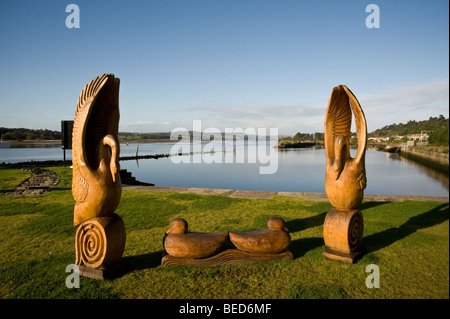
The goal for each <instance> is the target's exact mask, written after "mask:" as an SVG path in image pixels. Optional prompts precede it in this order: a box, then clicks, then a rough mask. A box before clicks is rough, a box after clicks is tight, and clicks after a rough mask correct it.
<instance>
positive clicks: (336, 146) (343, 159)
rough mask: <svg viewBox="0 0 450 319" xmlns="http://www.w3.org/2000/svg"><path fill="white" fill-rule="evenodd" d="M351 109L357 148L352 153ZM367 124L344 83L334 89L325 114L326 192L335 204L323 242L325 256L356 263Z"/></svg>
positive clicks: (326, 225) (360, 231) (325, 227)
mask: <svg viewBox="0 0 450 319" xmlns="http://www.w3.org/2000/svg"><path fill="white" fill-rule="evenodd" d="M352 112H353V114H354V116H355V126H356V134H357V141H358V150H357V152H356V155H355V157H354V158H352V157H351V156H350V128H351V124H352ZM366 143H367V125H366V119H365V116H364V112H363V110H362V108H361V105H360V104H359V102H358V100H357V99H356V97H355V96H354V95H353V93H352V92H351V91H350V90H349V89H348V88H347V87H346V86H345V85H339V86H337V87H335V88H333V91H332V92H331V97H330V100H329V102H328V108H327V112H326V117H325V156H326V172H325V191H326V193H327V196H328V199H329V201H330V203H331V204H332V205H333V206H334V208H333V209H331V210H330V211H329V212H328V213H327V215H326V217H325V223H324V232H323V236H324V241H325V245H326V246H327V247H328V248H327V250H326V251H325V252H324V256H325V257H327V258H330V259H338V260H342V261H346V262H350V263H353V262H355V260H356V258H357V257H358V256H359V254H360V252H359V249H360V248H361V243H362V233H363V229H364V223H363V217H362V214H361V212H360V211H359V210H358V208H359V206H360V205H361V202H362V200H363V197H364V189H365V188H366V185H367V180H366V171H365V153H366Z"/></svg>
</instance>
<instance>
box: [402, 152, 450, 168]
mask: <svg viewBox="0 0 450 319" xmlns="http://www.w3.org/2000/svg"><path fill="white" fill-rule="evenodd" d="M399 154H400V156H403V157H405V158H408V159H410V160H413V161H416V162H419V163H421V164H424V165H426V166H430V167H432V168H434V169H437V170H439V171H442V172H445V173H447V174H448V173H449V154H445V153H438V152H431V151H425V150H421V149H416V148H412V147H406V148H402V150H401V152H400V153H399Z"/></svg>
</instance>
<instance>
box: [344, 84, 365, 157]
mask: <svg viewBox="0 0 450 319" xmlns="http://www.w3.org/2000/svg"><path fill="white" fill-rule="evenodd" d="M342 87H343V88H344V90H345V92H346V94H347V96H348V99H349V100H350V105H351V108H352V111H353V114H354V115H355V125H356V136H357V138H358V151H357V153H356V156H355V161H356V162H361V161H364V158H365V154H366V144H367V123H366V117H365V116H364V112H363V110H362V108H361V105H360V104H359V101H358V99H357V98H356V96H355V95H354V94H353V93H352V91H350V89H349V88H347V87H346V86H345V85H343V86H342Z"/></svg>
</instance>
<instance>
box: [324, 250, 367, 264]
mask: <svg viewBox="0 0 450 319" xmlns="http://www.w3.org/2000/svg"><path fill="white" fill-rule="evenodd" d="M322 256H324V257H325V258H327V259H331V260H339V261H343V262H346V263H349V264H354V263H356V262H357V261H358V259H359V258H361V257H362V252H360V251H353V252H350V253H343V252H338V251H335V250H332V249H330V248H327V249H326V250H325V251H324V252H323V253H322Z"/></svg>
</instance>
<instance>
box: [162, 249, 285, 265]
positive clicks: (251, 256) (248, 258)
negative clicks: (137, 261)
mask: <svg viewBox="0 0 450 319" xmlns="http://www.w3.org/2000/svg"><path fill="white" fill-rule="evenodd" d="M279 259H290V260H292V259H294V255H293V254H292V253H291V252H290V251H289V250H286V251H285V252H283V253H280V254H255V253H249V252H245V251H242V250H239V249H227V250H224V251H222V252H221V253H218V254H217V255H214V256H211V257H208V258H201V259H189V258H180V257H173V256H170V255H167V254H164V253H163V258H162V260H161V266H162V267H168V266H175V265H183V266H209V267H213V266H220V265H235V264H243V263H252V262H258V261H271V260H279Z"/></svg>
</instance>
